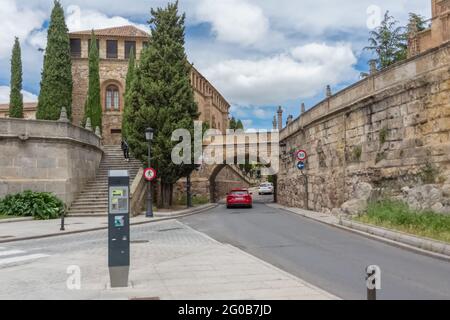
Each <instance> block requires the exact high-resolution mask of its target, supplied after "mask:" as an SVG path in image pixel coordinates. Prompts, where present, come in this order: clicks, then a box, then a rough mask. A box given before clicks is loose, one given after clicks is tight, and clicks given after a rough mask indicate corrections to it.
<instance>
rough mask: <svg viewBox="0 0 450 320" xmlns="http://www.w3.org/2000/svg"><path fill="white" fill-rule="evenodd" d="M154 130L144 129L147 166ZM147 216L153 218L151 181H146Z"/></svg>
mask: <svg viewBox="0 0 450 320" xmlns="http://www.w3.org/2000/svg"><path fill="white" fill-rule="evenodd" d="M153 133H154V130H153V129H152V128H147V129H145V139H146V140H147V142H148V167H149V168H150V159H151V148H152V140H153ZM145 216H146V217H147V218H153V204H152V182H151V181H148V182H147V212H146V213H145Z"/></svg>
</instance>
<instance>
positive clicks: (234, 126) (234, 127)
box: [229, 117, 236, 130]
mask: <svg viewBox="0 0 450 320" xmlns="http://www.w3.org/2000/svg"><path fill="white" fill-rule="evenodd" d="M229 128H230V129H233V130H236V119H235V118H234V117H231V119H230V124H229Z"/></svg>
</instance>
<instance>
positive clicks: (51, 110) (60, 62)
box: [36, 1, 72, 120]
mask: <svg viewBox="0 0 450 320" xmlns="http://www.w3.org/2000/svg"><path fill="white" fill-rule="evenodd" d="M62 107H66V109H67V115H68V117H69V118H71V115H72V62H71V57H70V39H69V34H68V29H67V26H66V22H65V20H64V10H63V8H62V6H61V4H60V3H59V1H55V6H54V8H53V11H52V15H51V18H50V25H49V28H48V34H47V48H46V50H45V56H44V69H43V71H42V79H41V92H40V94H39V101H38V106H37V113H36V118H37V119H44V120H58V119H59V116H60V113H61V108H62Z"/></svg>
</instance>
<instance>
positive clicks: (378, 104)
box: [277, 44, 450, 211]
mask: <svg viewBox="0 0 450 320" xmlns="http://www.w3.org/2000/svg"><path fill="white" fill-rule="evenodd" d="M449 56H450V44H447V45H443V46H442V47H441V48H439V49H437V50H434V51H430V52H429V53H426V54H424V55H421V56H418V57H417V58H416V59H412V60H408V61H405V62H404V63H403V64H399V65H398V66H396V68H389V69H386V70H384V71H381V72H379V73H377V74H376V75H374V77H369V78H366V79H364V80H362V81H360V82H358V83H356V84H354V85H353V86H352V87H350V88H347V89H346V90H343V91H341V92H338V93H337V94H335V95H333V96H332V97H330V98H329V99H327V100H325V101H322V102H320V103H319V104H318V105H316V106H315V107H313V108H311V109H310V110H308V111H306V112H305V113H304V114H303V115H302V116H301V117H300V118H298V119H296V120H294V121H292V122H291V123H290V124H289V126H288V127H286V128H284V129H283V130H282V131H281V132H280V138H281V140H282V142H284V143H286V145H287V147H286V150H285V153H284V154H283V152H282V154H281V163H280V172H279V174H278V176H277V179H278V188H277V190H278V193H277V198H278V201H279V202H280V203H281V204H283V205H287V206H293V207H301V208H307V203H308V208H309V209H313V210H319V211H320V210H323V209H324V208H328V209H332V208H338V207H341V205H342V204H343V203H344V202H345V201H347V200H349V199H354V198H356V197H355V195H356V194H357V197H358V198H362V199H367V198H368V197H367V196H368V194H369V190H370V188H369V185H371V186H373V187H376V188H377V189H378V188H379V187H381V188H382V189H383V190H384V191H385V192H384V193H385V194H389V195H392V196H394V197H395V196H398V195H402V194H405V193H408V194H409V193H410V192H413V194H411V195H410V198H411V199H410V203H411V204H412V205H413V206H414V207H418V208H421V207H424V206H425V207H427V208H430V207H431V206H433V205H435V204H436V203H438V202H440V203H441V204H442V205H443V206H444V207H447V202H446V201H449V200H446V199H445V197H444V199H442V198H443V194H444V193H445V194H447V193H448V192H449V191H448V187H443V185H450V175H449V173H450V153H449V152H448V150H449V148H450V127H449V124H450V112H449V110H450V108H449V100H448V99H449V98H448V97H449V96H450V87H449V85H448V84H449V83H450V59H448V57H449ZM296 149H304V150H307V152H308V170H307V171H305V173H306V174H307V175H308V182H309V185H308V188H307V190H306V188H305V185H304V182H303V179H304V178H303V177H302V174H301V172H299V170H297V169H296V162H295V157H294V156H292V151H291V150H296ZM427 164H432V165H433V166H434V167H435V168H437V169H438V170H439V172H440V174H439V177H436V178H437V181H438V180H439V181H438V182H443V181H442V179H443V178H444V179H446V180H447V182H446V183H444V184H443V185H439V186H435V187H434V188H431V189H427V188H425V189H424V190H422V191H421V192H419V193H417V192H415V191H410V190H408V189H407V188H405V189H403V190H402V188H404V187H406V186H408V187H410V188H414V187H416V186H418V185H420V184H421V183H422V182H421V181H422V176H423V173H424V170H425V169H426V165H427ZM441 176H442V177H443V178H442V177H441ZM359 183H367V184H368V185H362V187H361V188H359V187H357V186H358V184H359ZM356 191H357V192H356ZM423 193H424V195H423V196H421V195H422V194H423ZM399 198H400V197H399ZM401 198H402V199H403V196H402V197H401ZM404 198H407V197H406V196H404ZM422 201H425V204H424V203H422Z"/></svg>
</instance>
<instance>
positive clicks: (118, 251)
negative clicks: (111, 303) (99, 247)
mask: <svg viewBox="0 0 450 320" xmlns="http://www.w3.org/2000/svg"><path fill="white" fill-rule="evenodd" d="M108 266H109V277H110V281H111V288H120V287H128V274H129V271H130V176H129V174H128V171H127V170H110V171H109V173H108Z"/></svg>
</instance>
